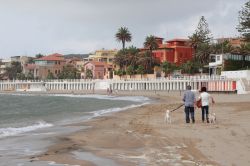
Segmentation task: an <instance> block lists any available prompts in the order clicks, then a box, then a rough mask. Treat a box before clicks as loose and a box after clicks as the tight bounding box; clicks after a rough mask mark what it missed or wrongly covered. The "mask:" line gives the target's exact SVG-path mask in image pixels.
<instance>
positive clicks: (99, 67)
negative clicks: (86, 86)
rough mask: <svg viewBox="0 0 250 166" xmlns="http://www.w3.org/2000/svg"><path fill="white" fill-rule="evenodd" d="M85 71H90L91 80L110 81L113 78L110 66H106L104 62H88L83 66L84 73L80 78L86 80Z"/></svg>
mask: <svg viewBox="0 0 250 166" xmlns="http://www.w3.org/2000/svg"><path fill="white" fill-rule="evenodd" d="M87 69H89V70H91V71H92V74H93V79H110V78H113V75H112V74H113V72H112V69H113V67H112V65H108V64H107V63H105V62H96V61H90V62H87V63H85V65H84V73H82V75H81V77H82V78H86V74H85V73H86V71H87Z"/></svg>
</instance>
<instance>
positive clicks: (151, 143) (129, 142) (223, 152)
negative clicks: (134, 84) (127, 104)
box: [35, 93, 250, 166]
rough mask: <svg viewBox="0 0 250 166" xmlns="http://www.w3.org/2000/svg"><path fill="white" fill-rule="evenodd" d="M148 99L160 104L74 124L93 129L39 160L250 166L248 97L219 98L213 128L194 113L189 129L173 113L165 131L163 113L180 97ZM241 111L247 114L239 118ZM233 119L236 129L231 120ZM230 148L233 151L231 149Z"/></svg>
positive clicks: (179, 113)
mask: <svg viewBox="0 0 250 166" xmlns="http://www.w3.org/2000/svg"><path fill="white" fill-rule="evenodd" d="M123 95H125V93H124V94H123ZM136 95H138V93H136ZM149 96H155V98H157V99H158V101H157V102H156V103H152V104H149V105H145V106H141V107H138V108H134V109H129V110H126V111H123V112H116V113H112V114H109V115H105V116H101V117H97V118H94V119H92V120H90V121H88V122H83V123H78V124H72V125H80V126H91V128H89V129H85V130H83V131H78V132H76V133H73V134H71V135H68V136H62V137H60V138H59V141H58V142H57V143H56V144H54V145H52V146H51V147H49V149H48V151H47V152H46V153H44V154H41V155H38V156H35V157H36V158H38V159H39V160H42V161H47V160H49V161H55V162H56V163H62V164H74V165H86V166H88V165H90V166H92V165H98V162H97V163H95V161H93V160H95V159H96V160H97V161H102V162H104V159H106V160H108V161H109V162H110V163H109V164H110V165H112V164H113V163H115V165H126V166H127V165H128V166H130V165H143V164H144V165H145V164H146V165H167V164H170V165H171V164H181V165H187V166H188V165H194V164H196V165H207V166H208V165H214V166H223V165H232V166H234V165H235V166H236V165H248V164H249V163H250V160H249V159H248V156H249V154H250V151H249V147H250V143H249V142H248V141H247V140H249V138H250V133H249V132H247V129H248V127H249V126H250V124H249V122H248V120H247V119H248V117H250V112H247V108H249V107H250V104H249V102H247V101H249V99H250V95H243V96H240V97H239V96H238V95H221V94H220V95H215V100H216V101H217V104H216V105H215V106H214V107H215V108H212V109H213V110H214V111H215V112H216V114H217V116H218V122H217V124H215V125H211V124H203V123H201V120H200V116H201V115H200V111H197V112H196V119H197V123H196V124H185V123H184V114H183V111H182V110H178V111H176V112H174V117H173V118H174V119H173V124H171V125H166V124H164V122H163V118H164V109H165V108H168V109H170V108H174V107H176V106H177V105H178V104H180V103H181V102H179V101H180V100H179V99H181V96H179V95H178V94H176V93H175V94H173V93H169V94H165V96H163V95H161V94H160V95H159V94H158V95H155V94H151V95H149ZM149 96H147V97H149ZM166 98H168V100H166ZM222 101H224V102H222ZM181 109H183V108H181ZM241 109H243V111H240V112H237V110H241ZM220 110H224V111H221V112H220ZM241 113H243V115H244V116H243V115H241ZM228 114H229V116H230V118H229V117H227V115H228ZM245 114H246V115H245ZM235 118H236V119H237V121H236V122H237V123H235V122H234V121H232V120H231V119H235ZM238 123H239V124H238ZM245 123H246V124H245ZM243 124H245V125H244V126H242V125H243ZM229 143H231V144H233V146H228V145H229ZM244 145H245V146H244ZM235 154H238V155H235ZM79 156H80V157H79ZM84 156H85V157H84ZM86 156H92V159H93V158H94V159H93V160H91V157H90V158H87V157H86ZM239 159H240V160H239ZM106 160H105V161H106ZM111 162H112V163H111Z"/></svg>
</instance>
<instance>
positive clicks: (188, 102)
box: [182, 85, 196, 123]
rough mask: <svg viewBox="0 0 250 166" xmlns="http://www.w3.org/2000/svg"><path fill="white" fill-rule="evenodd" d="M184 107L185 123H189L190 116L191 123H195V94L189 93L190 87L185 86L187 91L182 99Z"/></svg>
mask: <svg viewBox="0 0 250 166" xmlns="http://www.w3.org/2000/svg"><path fill="white" fill-rule="evenodd" d="M182 100H183V101H184V105H185V115H186V123H190V114H191V119H192V122H193V123H195V118H194V110H195V103H196V99H195V94H194V92H192V91H191V86H190V85H188V86H187V90H186V91H185V93H184V96H183V99H182Z"/></svg>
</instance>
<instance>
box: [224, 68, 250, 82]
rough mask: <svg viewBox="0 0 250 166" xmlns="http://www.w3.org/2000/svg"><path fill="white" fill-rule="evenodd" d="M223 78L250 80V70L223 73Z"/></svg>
mask: <svg viewBox="0 0 250 166" xmlns="http://www.w3.org/2000/svg"><path fill="white" fill-rule="evenodd" d="M221 76H225V77H226V78H238V79H240V78H245V79H247V80H250V70H237V71H222V72H221Z"/></svg>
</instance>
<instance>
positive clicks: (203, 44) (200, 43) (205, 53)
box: [189, 16, 212, 67]
mask: <svg viewBox="0 0 250 166" xmlns="http://www.w3.org/2000/svg"><path fill="white" fill-rule="evenodd" d="M189 39H190V40H191V44H192V46H193V48H194V50H195V52H194V58H195V60H196V61H197V62H198V63H199V65H200V67H202V66H203V65H205V64H207V63H208V62H209V54H210V50H211V49H209V47H210V43H211V41H212V34H211V31H210V30H209V28H208V23H207V21H206V19H205V17H204V16H202V17H201V18H200V21H199V23H198V26H197V28H196V30H195V32H194V34H193V35H192V36H189Z"/></svg>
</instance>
